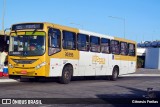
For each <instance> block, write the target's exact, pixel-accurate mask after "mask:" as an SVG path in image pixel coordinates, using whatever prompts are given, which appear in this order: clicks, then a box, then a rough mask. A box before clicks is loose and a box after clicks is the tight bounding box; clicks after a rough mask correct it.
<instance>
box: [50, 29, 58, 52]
mask: <svg viewBox="0 0 160 107" xmlns="http://www.w3.org/2000/svg"><path fill="white" fill-rule="evenodd" d="M48 37H49V42H48V43H49V44H48V46H49V55H52V54H54V53H57V52H59V51H60V49H61V32H60V30H58V29H53V28H50V29H49V31H48Z"/></svg>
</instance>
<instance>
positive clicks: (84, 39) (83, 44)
mask: <svg viewBox="0 0 160 107" xmlns="http://www.w3.org/2000/svg"><path fill="white" fill-rule="evenodd" d="M77 49H78V50H80V51H89V36H88V35H84V34H78V35H77Z"/></svg>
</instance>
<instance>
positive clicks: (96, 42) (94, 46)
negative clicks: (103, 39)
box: [90, 36, 100, 52]
mask: <svg viewBox="0 0 160 107" xmlns="http://www.w3.org/2000/svg"><path fill="white" fill-rule="evenodd" d="M90 50H91V51H92V52H100V38H99V37H95V36H90Z"/></svg>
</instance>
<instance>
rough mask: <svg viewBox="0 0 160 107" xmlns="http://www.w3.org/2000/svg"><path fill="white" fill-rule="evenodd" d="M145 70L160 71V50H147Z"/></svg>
mask: <svg viewBox="0 0 160 107" xmlns="http://www.w3.org/2000/svg"><path fill="white" fill-rule="evenodd" d="M145 68H153V69H160V48H147V49H146V55H145Z"/></svg>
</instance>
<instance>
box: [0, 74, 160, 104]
mask: <svg viewBox="0 0 160 107" xmlns="http://www.w3.org/2000/svg"><path fill="white" fill-rule="evenodd" d="M147 88H153V90H152V92H153V93H154V97H156V98H160V76H124V77H123V76H122V77H120V78H119V79H118V80H117V81H110V80H106V78H102V79H100V78H87V79H84V78H83V79H80V78H76V79H74V80H73V81H71V83H70V84H59V83H58V82H57V81H56V80H45V81H44V80H43V81H39V82H28V81H27V82H0V98H71V99H74V98H96V99H105V98H110V99H112V98H113V99H116V98H120V99H123V98H124V99H130V98H131V99H134V98H142V99H146V97H147V95H148V92H147ZM159 103H160V102H159ZM19 106H20V105H19ZM61 106H62V107H63V106H66V105H61ZM74 106H75V105H74ZM76 106H78V105H76ZM81 106H82V105H81ZM84 106H89V107H90V105H84ZM92 106H93V105H92ZM94 106H106V105H94ZM110 106H111V107H112V106H115V105H113V104H111V105H110ZM0 107H1V106H0ZM16 107H17V106H16ZM40 107H51V106H50V105H43V106H42V105H40Z"/></svg>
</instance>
